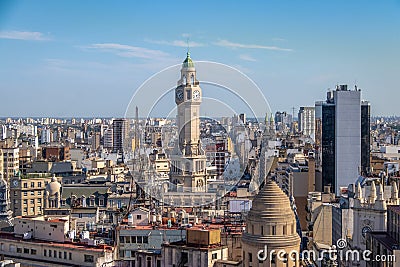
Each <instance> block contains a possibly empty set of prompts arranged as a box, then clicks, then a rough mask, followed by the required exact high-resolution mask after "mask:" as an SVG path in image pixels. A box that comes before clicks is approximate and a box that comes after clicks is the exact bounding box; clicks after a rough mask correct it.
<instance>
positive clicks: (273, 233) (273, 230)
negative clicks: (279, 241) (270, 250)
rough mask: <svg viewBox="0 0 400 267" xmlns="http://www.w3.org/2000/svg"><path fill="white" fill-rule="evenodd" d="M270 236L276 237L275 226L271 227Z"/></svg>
mask: <svg viewBox="0 0 400 267" xmlns="http://www.w3.org/2000/svg"><path fill="white" fill-rule="evenodd" d="M272 235H276V226H275V225H274V226H272Z"/></svg>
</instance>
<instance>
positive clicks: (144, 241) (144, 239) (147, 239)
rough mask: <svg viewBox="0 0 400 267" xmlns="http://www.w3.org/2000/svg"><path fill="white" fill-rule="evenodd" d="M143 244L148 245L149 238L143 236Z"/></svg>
mask: <svg viewBox="0 0 400 267" xmlns="http://www.w3.org/2000/svg"><path fill="white" fill-rule="evenodd" d="M143 243H144V244H147V243H149V237H148V236H144V237H143Z"/></svg>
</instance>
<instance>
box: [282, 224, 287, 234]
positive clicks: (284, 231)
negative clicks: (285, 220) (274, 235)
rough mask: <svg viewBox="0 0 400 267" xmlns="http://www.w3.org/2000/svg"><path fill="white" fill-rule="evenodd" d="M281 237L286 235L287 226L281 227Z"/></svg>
mask: <svg viewBox="0 0 400 267" xmlns="http://www.w3.org/2000/svg"><path fill="white" fill-rule="evenodd" d="M283 235H287V226H286V225H284V226H283Z"/></svg>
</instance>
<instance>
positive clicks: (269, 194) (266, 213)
mask: <svg viewBox="0 0 400 267" xmlns="http://www.w3.org/2000/svg"><path fill="white" fill-rule="evenodd" d="M248 219H249V220H252V221H264V222H265V221H276V220H279V221H281V220H283V221H295V216H294V213H293V210H292V208H291V206H290V201H289V198H288V197H287V196H286V194H285V193H283V191H282V190H281V189H280V188H279V186H278V185H277V184H276V183H275V182H274V181H272V180H268V181H267V182H266V184H265V186H264V188H263V189H262V190H261V191H260V192H259V193H258V195H257V196H256V197H255V198H254V200H253V204H252V208H251V209H250V211H249V213H248Z"/></svg>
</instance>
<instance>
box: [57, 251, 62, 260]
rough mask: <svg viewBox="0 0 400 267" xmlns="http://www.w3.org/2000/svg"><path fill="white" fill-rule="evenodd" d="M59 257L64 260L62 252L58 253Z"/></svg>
mask: <svg viewBox="0 0 400 267" xmlns="http://www.w3.org/2000/svg"><path fill="white" fill-rule="evenodd" d="M58 257H59V258H60V259H62V252H61V251H59V252H58Z"/></svg>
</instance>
